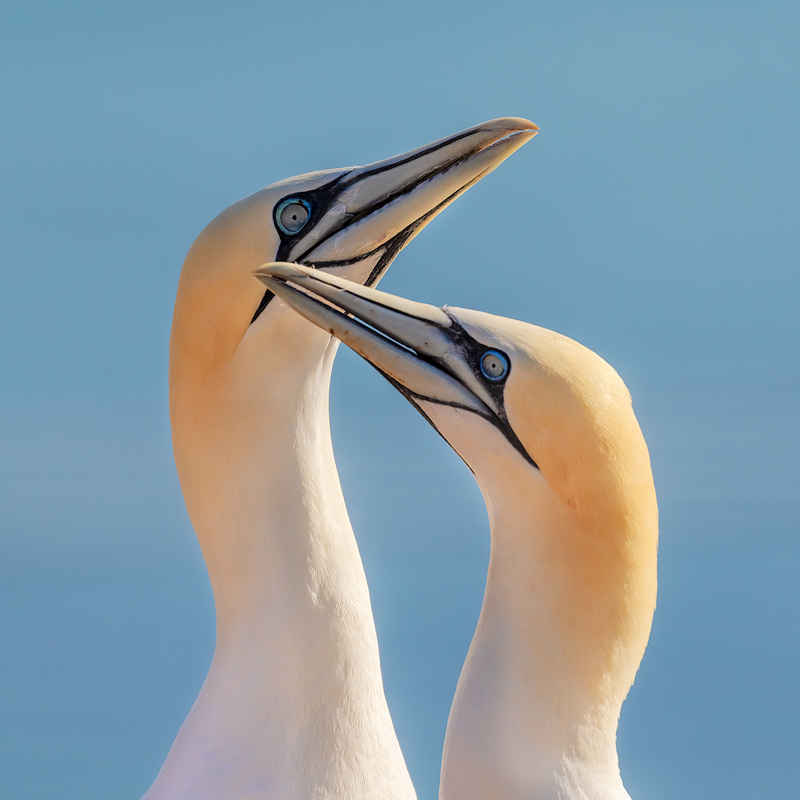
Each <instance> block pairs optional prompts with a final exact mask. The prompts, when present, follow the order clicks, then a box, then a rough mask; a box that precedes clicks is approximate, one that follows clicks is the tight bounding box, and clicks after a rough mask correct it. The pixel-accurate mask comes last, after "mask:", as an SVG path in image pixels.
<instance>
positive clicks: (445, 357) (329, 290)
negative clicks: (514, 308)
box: [254, 263, 496, 415]
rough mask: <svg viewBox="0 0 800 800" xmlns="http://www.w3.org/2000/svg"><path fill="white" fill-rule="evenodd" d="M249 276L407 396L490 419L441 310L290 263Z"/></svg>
mask: <svg viewBox="0 0 800 800" xmlns="http://www.w3.org/2000/svg"><path fill="white" fill-rule="evenodd" d="M254 275H255V277H257V278H258V279H259V280H260V281H261V282H262V283H263V284H264V285H265V286H266V287H267V288H268V289H270V290H271V291H272V292H274V293H275V294H276V295H277V296H278V297H280V298H281V300H283V301H284V302H286V303H287V304H288V305H290V306H291V307H292V308H294V310H295V311H297V312H299V313H300V314H302V315H303V316H304V317H305V318H306V319H308V320H309V321H310V322H313V323H314V324H315V325H318V326H319V327H320V328H323V329H324V330H327V331H328V332H329V333H331V334H333V335H334V336H335V337H336V338H337V339H340V340H341V341H343V342H344V343H345V344H346V345H348V346H349V347H351V348H352V349H353V350H355V351H356V352H357V353H358V354H359V355H360V356H362V357H363V358H365V359H366V360H367V361H369V362H370V363H371V364H372V365H373V366H374V367H376V368H377V369H378V370H379V371H380V372H382V373H383V374H384V375H385V376H386V377H387V378H389V379H390V380H391V381H392V382H393V383H394V384H395V385H396V386H397V387H398V388H401V389H404V390H406V391H405V392H404V393H405V394H406V395H407V396H408V395H409V394H410V395H411V396H412V397H414V398H418V399H425V400H430V401H432V402H436V403H445V404H448V405H455V406H458V407H461V408H468V409H470V410H472V411H475V412H477V413H479V414H482V415H488V414H494V413H496V412H495V409H493V408H491V406H492V405H494V404H493V403H492V401H491V398H489V397H488V396H484V397H483V398H481V397H480V396H479V395H480V394H484V393H483V392H481V391H480V388H479V387H475V386H474V376H472V374H471V373H470V372H469V370H468V369H466V365H465V364H464V360H463V358H462V357H461V354H460V352H459V349H458V337H459V330H460V329H457V328H456V326H455V325H454V323H453V321H452V320H451V319H450V317H448V316H447V314H446V313H445V312H444V311H443V310H442V309H440V308H436V307H435V306H430V305H427V304H426V303H416V302H414V301H412V300H405V299H404V298H402V297H396V296H394V295H391V294H387V293H386V292H381V291H378V290H377V289H369V288H367V287H364V286H361V285H360V284H357V283H353V282H352V281H348V280H345V279H344V278H341V277H339V276H337V275H331V274H330V273H323V272H320V271H318V270H313V269H308V268H306V267H298V266H296V265H293V264H287V263H274V264H265V265H264V266H262V267H259V269H258V270H257V271H256V272H255V273H254ZM476 388H478V392H476V391H475V389H476Z"/></svg>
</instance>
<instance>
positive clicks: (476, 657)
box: [258, 264, 658, 800]
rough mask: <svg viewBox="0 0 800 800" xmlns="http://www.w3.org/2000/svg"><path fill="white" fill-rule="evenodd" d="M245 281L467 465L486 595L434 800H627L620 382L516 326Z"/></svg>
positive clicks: (654, 527)
mask: <svg viewBox="0 0 800 800" xmlns="http://www.w3.org/2000/svg"><path fill="white" fill-rule="evenodd" d="M258 274H259V277H260V278H261V280H262V281H263V282H264V283H265V284H266V285H267V286H268V287H269V288H270V289H272V290H273V291H274V292H275V293H276V294H277V295H278V296H279V297H280V298H281V299H283V300H285V301H286V302H287V303H289V304H290V305H292V306H293V307H294V308H295V309H296V310H298V311H299V312H300V313H301V314H303V315H304V316H305V317H307V318H308V319H310V320H311V321H313V322H315V323H316V324H317V325H319V326H321V327H322V328H324V329H325V330H326V331H330V332H331V333H333V334H334V335H335V336H338V337H339V338H340V339H341V340H342V341H344V342H345V343H346V344H348V345H349V346H350V347H352V348H353V349H354V350H356V351H357V352H358V353H359V354H360V355H362V356H363V357H364V358H366V359H367V360H368V361H370V362H371V363H372V364H373V365H374V366H375V367H377V369H378V370H379V371H380V372H382V373H383V374H384V376H385V377H387V378H388V379H389V380H390V381H391V382H392V383H393V384H394V386H395V387H396V388H397V389H399V390H400V392H402V393H403V394H404V395H405V396H406V397H407V398H408V399H409V400H410V401H411V403H412V404H413V405H414V406H416V407H417V409H418V410H419V411H420V412H421V413H422V414H423V416H425V417H426V419H428V421H429V422H430V423H431V424H432V425H433V426H434V428H436V430H437V431H438V432H439V433H440V434H441V435H442V436H443V437H444V438H445V439H446V440H447V441H448V442H449V443H450V445H451V446H452V447H453V448H454V449H455V450H456V452H457V453H458V454H459V455H460V456H461V458H462V459H463V460H464V461H465V462H466V463H467V465H468V466H469V468H470V469H471V470H472V472H473V473H474V475H475V478H476V480H477V482H478V484H479V486H480V488H481V491H482V493H483V496H484V499H485V501H486V506H487V510H488V514H489V521H490V525H491V554H490V559H489V570H488V575H487V579H486V590H485V594H484V599H483V607H482V609H481V614H480V619H479V621H478V626H477V630H476V632H475V636H474V638H473V640H472V644H471V646H470V649H469V653H468V655H467V659H466V663H465V664H464V668H463V670H462V673H461V676H460V678H459V681H458V686H457V689H456V694H455V699H454V701H453V707H452V709H451V711H450V718H449V720H448V724H447V734H446V737H445V746H444V757H443V763H442V774H441V788H440V797H441V798H443V799H444V800H473V799H474V800H486V798H489V797H492V798H502V799H503V800H523V798H525V800H531V799H532V798H536V800H556V798H557V799H558V800H589V799H591V800H622V798H627V797H628V794H627V792H626V791H625V789H624V787H623V784H622V780H621V778H620V774H619V765H618V758H617V750H616V732H617V722H618V719H619V714H620V709H621V706H622V702H623V700H624V699H625V696H626V695H627V693H628V690H629V689H630V686H631V685H632V683H633V679H634V675H635V673H636V670H637V669H638V666H639V663H640V661H641V658H642V655H643V653H644V649H645V646H646V644H647V640H648V637H649V634H650V625H651V622H652V616H653V610H654V608H655V600H656V550H657V539H658V511H657V507H656V495H655V489H654V487H653V479H652V473H651V469H650V459H649V455H648V451H647V446H646V444H645V441H644V438H643V436H642V434H641V431H640V429H639V425H638V423H637V421H636V418H635V416H634V414H633V409H632V407H631V398H630V395H629V393H628V390H627V389H626V387H625V385H624V384H623V382H622V380H621V379H620V377H619V376H618V375H617V373H616V372H615V371H614V370H613V369H612V368H611V367H610V366H609V365H608V364H607V363H606V362H605V361H603V360H602V359H601V358H600V357H599V356H598V355H596V354H595V353H593V352H592V351H590V350H588V349H587V348H585V347H583V346H582V345H580V344H578V343H577V342H575V341H573V340H572V339H568V338H567V337H565V336H562V335H560V334H558V333H553V332H552V331H548V330H545V329H543V328H538V327H535V326H533V325H529V324H527V323H524V322H518V321H516V320H510V319H504V318H502V317H496V316H492V315H490V314H484V313H480V312H477V311H466V310H463V309H455V308H449V307H445V308H444V309H439V308H435V307H433V306H429V305H425V304H422V303H415V302H411V301H408V300H404V299H402V298H398V297H393V296H392V295H389V294H386V293H384V292H378V291H375V290H371V289H365V288H364V287H361V286H357V285H354V284H351V283H349V282H347V281H344V280H341V279H340V278H337V277H335V276H327V275H323V274H321V273H311V272H310V271H309V270H304V269H302V268H298V267H295V266H291V265H285V264H274V265H271V266H267V267H265V268H262V269H261V270H259V271H258ZM492 274H493V275H496V274H497V272H496V271H493V273H492ZM347 315H352V316H347Z"/></svg>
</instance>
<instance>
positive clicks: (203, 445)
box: [145, 118, 537, 800]
mask: <svg viewBox="0 0 800 800" xmlns="http://www.w3.org/2000/svg"><path fill="white" fill-rule="evenodd" d="M536 131H537V128H536V126H535V125H533V124H532V123H530V122H528V121H527V120H522V119H513V118H506V119H498V120H493V121H491V122H487V123H484V124H482V125H478V126H475V127H473V128H470V129H468V130H465V131H462V132H461V133H458V134H456V135H454V136H450V137H448V138H446V139H442V140H440V141H438V142H434V143H433V144H430V145H427V146H425V147H422V148H420V149H418V150H415V151H412V152H409V153H406V154H404V155H401V156H397V157H396V158H391V159H388V160H386V161H381V162H377V163H375V164H371V165H369V166H366V167H358V168H351V169H339V170H329V171H326V172H315V173H311V174H308V175H303V176H300V177H297V178H291V179H289V180H286V181H282V182H280V183H276V184H273V185H272V186H270V187H268V188H266V189H264V190H262V191H260V192H257V193H256V194H254V195H252V196H251V197H248V198H246V199H245V200H242V201H240V202H238V203H236V204H235V205H233V206H231V207H230V208H228V209H227V210H226V211H223V212H222V213H221V214H220V215H219V216H218V217H217V218H216V219H214V220H213V221H212V222H211V223H210V224H209V225H208V226H207V227H206V228H205V230H204V231H203V232H202V233H201V234H200V236H199V237H198V238H197V240H196V241H195V242H194V244H193V245H192V247H191V249H190V251H189V253H188V255H187V257H186V261H185V262H184V265H183V270H182V272H181V276H180V281H179V284H178V293H177V299H176V303H175V312H174V317H173V326H172V336H171V340H170V366H169V381H170V418H171V423H172V437H173V447H174V452H175V461H176V465H177V469H178V475H179V478H180V482H181V488H182V490H183V494H184V498H185V501H186V506H187V509H188V511H189V516H190V518H191V520H192V524H193V526H194V529H195V532H196V534H197V537H198V539H199V542H200V546H201V548H202V552H203V557H204V559H205V562H206V566H207V568H208V574H209V577H210V580H211V584H212V588H213V592H214V602H215V606H216V615H217V642H216V648H215V652H214V657H213V661H212V664H211V667H210V670H209V673H208V677H207V678H206V680H205V682H204V684H203V687H202V689H201V691H200V694H199V696H198V697H197V700H196V701H195V703H194V705H193V707H192V709H191V711H190V712H189V715H188V716H187V718H186V720H185V722H184V723H183V725H182V727H181V729H180V731H179V732H178V734H177V737H176V739H175V742H174V744H173V745H172V748H171V750H170V752H169V755H168V757H167V759H166V762H165V763H164V765H163V767H162V769H161V771H160V772H159V774H158V776H157V778H156V780H155V782H154V783H153V785H152V787H151V788H150V790H149V791H148V792H147V794H146V795H145V797H146V799H147V800H166V798H170V800H173V799H175V798H181V799H183V798H187V800H188V798H192V799H193V800H211V799H212V798H213V799H214V800H221V799H222V798H227V800H250V799H251V798H253V799H255V798H259V800H264V799H265V798H281V800H285V799H286V798H309V799H310V798H325V799H326V800H327V799H328V798H341V799H342V800H344V798H380V799H381V800H386V799H387V798H403V800H406V799H408V798H413V797H414V790H413V787H412V784H411V780H410V778H409V775H408V772H407V770H406V766H405V763H404V761H403V757H402V755H401V752H400V747H399V744H398V742H397V737H396V735H395V732H394V728H393V725H392V721H391V718H390V716H389V711H388V708H387V705H386V699H385V696H384V691H383V684H382V679H381V673H380V664H379V658H378V644H377V639H376V635H375V627H374V622H373V619H372V611H371V608H370V601H369V594H368V591H367V584H366V580H365V577H364V571H363V567H362V565H361V560H360V557H359V553H358V549H357V546H356V543H355V539H354V537H353V533H352V529H351V527H350V522H349V520H348V517H347V512H346V509H345V505H344V501H343V498H342V494H341V489H340V486H339V480H338V475H337V472H336V467H335V464H334V459H333V452H332V449H331V439H330V427H329V420H328V389H329V382H330V373H331V365H332V362H333V356H334V353H335V351H336V347H337V345H338V343H337V342H336V341H335V340H332V339H331V337H330V336H328V335H327V334H324V333H322V332H321V331H319V330H317V329H316V328H314V327H313V326H311V325H308V324H307V323H306V322H305V321H303V320H302V319H300V318H299V317H298V316H297V315H296V314H295V313H294V312H293V311H291V310H290V309H288V308H287V307H286V306H285V305H284V304H283V303H282V302H279V301H275V300H274V298H273V295H272V293H271V292H270V291H266V292H265V291H264V287H263V286H261V285H260V284H259V283H258V281H256V280H254V279H253V277H252V273H253V270H254V269H256V268H257V267H258V266H259V265H260V264H262V263H263V262H264V261H265V260H274V259H275V258H280V259H284V260H288V261H296V262H302V263H304V264H309V265H312V266H314V267H317V268H320V269H327V270H330V269H334V270H337V271H338V272H340V273H341V274H343V275H347V276H348V277H350V278H353V279H355V280H358V281H360V282H362V283H368V284H372V283H375V282H376V281H377V280H378V279H379V278H380V277H381V275H382V274H383V273H384V271H385V270H386V269H387V268H388V266H389V264H390V263H391V261H392V259H393V258H394V256H395V255H397V253H398V252H399V251H400V250H401V249H402V248H403V246H404V245H405V244H406V243H407V242H408V241H410V239H412V238H413V237H414V236H415V235H416V234H417V233H418V232H419V231H420V230H421V229H422V228H423V227H424V226H425V225H426V224H427V223H428V222H429V221H430V220H431V219H432V218H433V217H434V216H435V215H436V214H437V213H438V212H439V211H441V210H442V209H443V208H444V207H445V206H447V205H448V204H449V203H450V202H452V201H453V200H454V199H455V198H456V197H458V196H459V195H460V194H461V193H462V192H464V191H465V190H466V189H467V188H469V187H470V186H471V185H472V184H474V183H475V182H476V181H478V180H480V178H482V177H483V176H484V175H486V174H487V173H489V172H491V171H492V170H493V169H494V168H495V167H496V166H497V165H498V164H500V163H501V162H502V161H503V160H504V159H505V158H506V157H507V156H509V155H510V154H511V153H512V152H514V151H515V150H516V149H517V148H519V147H520V146H521V145H522V144H524V143H525V142H526V141H528V140H529V139H530V138H531V137H532V136H533V135H534V134H535V133H536Z"/></svg>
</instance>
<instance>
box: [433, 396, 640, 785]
mask: <svg viewBox="0 0 800 800" xmlns="http://www.w3.org/2000/svg"><path fill="white" fill-rule="evenodd" d="M471 416H472V417H474V420H471V419H470V417H469V416H467V415H465V414H462V413H459V412H449V411H444V412H439V414H438V416H437V417H436V418H435V419H436V424H437V427H439V429H440V430H441V431H442V433H443V435H445V437H446V438H448V439H449V440H452V431H453V430H455V426H458V427H459V429H460V430H459V434H460V437H461V438H460V439H459V443H460V445H461V446H460V447H459V453H460V454H461V456H462V457H463V458H464V459H465V460H466V461H467V462H468V463H473V464H475V463H481V462H480V460H479V455H478V454H480V458H483V463H482V464H481V469H480V470H479V471H478V472H477V473H476V478H477V480H478V483H479V485H480V487H481V490H482V492H483V495H484V499H485V501H486V505H487V510H488V513H489V521H490V526H491V555H490V560H489V570H488V575H487V580H486V590H485V594H484V600H483V606H482V609H481V614H480V619H479V621H478V626H477V629H476V632H475V636H474V638H473V640H472V644H471V645H470V648H469V652H468V654H467V658H466V661H465V664H464V668H463V670H462V672H461V676H460V678H459V681H458V685H457V688H456V694H455V698H454V701H453V706H452V709H451V711H450V717H449V719H448V724H447V733H446V736H445V745H444V755H443V760H442V773H441V785H440V798H441V800H484V799H485V798H487V797H497V798H502V800H624V799H625V798H629V795H628V794H627V792H626V791H625V789H624V787H623V784H622V780H621V778H620V774H619V764H618V758H617V751H616V732H617V723H618V720H619V714H620V709H621V706H622V702H623V700H624V699H625V696H626V695H627V693H628V690H629V688H630V686H631V684H632V682H633V677H634V675H635V673H636V669H637V667H638V665H639V662H640V660H641V657H642V654H643V652H644V647H645V645H646V642H647V636H648V633H649V630H650V621H651V618H652V612H653V604H654V597H655V594H654V592H655V583H654V579H652V580H651V578H652V577H653V576H654V568H655V537H654V536H653V537H652V541H650V534H651V533H652V531H651V530H650V529H649V528H645V529H644V531H643V533H645V534H647V539H648V544H647V546H646V548H640V547H639V546H638V544H637V546H636V547H637V548H638V549H633V548H630V547H629V545H628V540H631V541H636V540H638V537H636V536H633V535H631V533H630V531H628V530H622V529H620V530H615V529H613V525H607V524H606V523H607V520H606V521H604V520H603V519H601V518H598V519H597V520H595V521H594V522H593V524H591V525H587V524H585V523H582V522H580V521H579V519H578V518H577V517H576V515H575V514H574V513H573V512H574V509H572V508H571V507H569V506H568V505H567V504H565V503H564V502H563V500H562V499H561V498H560V497H559V496H558V495H556V493H555V492H554V491H553V490H552V489H551V487H550V486H549V485H548V483H547V481H546V480H545V478H544V477H543V476H542V474H541V473H539V472H538V471H537V470H536V469H535V468H533V467H531V466H530V465H528V464H527V463H525V462H524V461H523V460H522V459H521V458H517V457H516V456H513V457H509V452H508V450H509V448H508V446H507V445H506V444H505V443H504V442H503V441H502V440H501V439H500V437H499V434H495V433H494V432H492V431H487V426H485V425H484V424H483V423H482V422H481V421H480V420H479V418H478V417H475V415H471ZM470 427H472V428H474V430H473V431H472V434H473V435H472V436H470V434H469V433H466V434H465V430H467V429H468V428H470ZM639 521H641V520H634V524H637V523H638V522H639ZM604 526H605V527H604ZM651 566H652V570H653V572H652V575H651ZM645 584H646V585H645Z"/></svg>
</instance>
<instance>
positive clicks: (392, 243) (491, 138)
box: [171, 118, 538, 371]
mask: <svg viewBox="0 0 800 800" xmlns="http://www.w3.org/2000/svg"><path fill="white" fill-rule="evenodd" d="M537 130H538V129H537V128H536V126H535V125H534V124H533V123H531V122H528V121H527V120H523V119H517V118H503V119H497V120H492V121H490V122H487V123H483V124H482V125H477V126H475V127H473V128H469V129H467V130H465V131H461V132H460V133H457V134H455V135H453V136H450V137H447V138H445V139H442V140H440V141H437V142H433V143H432V144H429V145H426V146H424V147H421V148H419V149H417V150H413V151H411V152H409V153H405V154H403V155H400V156H396V157H394V158H390V159H387V160H385V161H379V162H377V163H374V164H370V165H368V166H366V167H354V168H349V169H337V170H328V171H324V172H314V173H310V174H307V175H301V176H299V177H295V178H290V179H288V180H284V181H280V182H279V183H275V184H273V185H272V186H269V187H267V188H266V189H263V190H261V191H259V192H256V193H255V194H253V195H251V196H250V197H248V198H246V199H244V200H241V201H240V202H238V203H235V204H234V205H232V206H231V207H230V208H228V209H226V210H225V211H223V212H222V213H221V214H220V215H219V216H218V217H216V219H214V220H213V221H212V222H211V223H210V224H209V225H208V226H207V227H206V228H205V230H203V231H202V233H201V234H200V235H199V236H198V238H197V240H196V241H195V242H194V244H193V245H192V247H191V249H190V251H189V254H188V255H187V257H186V261H185V263H184V265H183V270H182V272H181V277H180V282H179V286H178V296H177V300H176V304H175V314H174V319H173V333H172V342H171V362H172V364H173V365H174V366H175V370H177V371H179V370H181V369H182V367H183V366H184V365H190V366H191V367H192V369H193V370H195V371H196V370H197V369H198V367H199V366H205V367H206V368H207V369H214V368H216V367H219V366H224V365H225V364H227V363H229V362H230V360H231V359H232V358H233V355H234V353H235V352H236V350H237V348H238V347H239V345H240V344H241V343H242V341H243V340H245V339H246V338H248V337H254V336H258V335H259V334H260V333H264V331H266V330H267V329H268V328H269V327H270V326H271V325H273V324H275V323H277V324H282V323H283V324H285V319H286V318H282V315H285V314H286V310H285V308H284V309H282V310H281V309H280V308H279V306H281V304H280V303H272V302H271V301H272V299H273V294H272V292H271V291H270V290H266V291H265V290H264V287H263V286H262V285H261V284H259V283H258V282H257V281H255V280H253V277H252V275H253V271H254V270H255V269H256V268H257V267H258V266H259V265H260V264H262V263H264V262H265V261H276V260H280V261H287V262H296V263H301V264H305V265H307V266H309V267H313V268H316V269H324V270H328V271H334V272H336V273H337V274H340V275H342V276H344V277H347V278H349V279H351V280H354V281H358V282H359V283H362V284H367V285H372V284H374V283H376V282H377V281H378V280H379V279H380V277H381V276H382V275H383V273H384V272H385V271H386V269H387V268H388V267H389V265H390V263H391V262H392V260H393V259H394V257H395V256H396V255H397V253H398V252H399V251H400V250H401V249H402V248H403V247H404V246H405V244H407V243H408V241H410V240H411V239H412V238H413V237H414V236H415V235H416V234H417V233H418V232H419V231H420V230H421V229H422V228H423V227H424V226H425V225H426V224H427V223H428V222H429V221H430V220H431V219H433V217H434V216H436V214H438V213H439V212H440V211H441V210H442V209H444V208H445V207H446V206H447V205H448V204H449V203H451V202H452V201H453V200H454V199H455V198H456V197H458V196H459V195H460V194H462V193H463V192H464V191H466V189H468V188H469V187H470V186H472V185H473V184H474V183H476V182H477V181H478V180H480V179H481V178H482V177H483V176H484V175H486V174H488V173H489V172H491V171H492V170H493V169H494V168H495V167H496V166H498V165H499V164H500V163H501V162H502V161H503V160H504V159H505V158H507V157H508V156H509V155H510V154H511V153H512V152H514V151H515V150H516V149H517V148H519V147H521V146H522V144H524V143H525V142H526V141H528V140H529V139H530V138H531V137H533V136H534V135H535V134H536V132H537ZM288 319H291V320H292V322H293V319H294V315H293V314H290V315H288ZM289 324H292V323H289ZM319 338H320V337H319V336H318V339H319Z"/></svg>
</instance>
